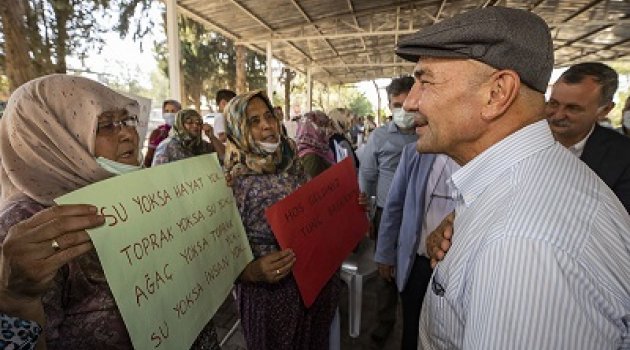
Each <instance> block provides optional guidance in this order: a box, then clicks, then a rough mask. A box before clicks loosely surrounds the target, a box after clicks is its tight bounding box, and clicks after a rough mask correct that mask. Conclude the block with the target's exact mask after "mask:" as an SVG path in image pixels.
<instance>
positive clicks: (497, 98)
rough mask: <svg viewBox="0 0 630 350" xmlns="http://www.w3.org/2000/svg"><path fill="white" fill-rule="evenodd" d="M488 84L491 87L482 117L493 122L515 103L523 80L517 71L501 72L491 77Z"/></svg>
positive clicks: (488, 90) (488, 89)
mask: <svg viewBox="0 0 630 350" xmlns="http://www.w3.org/2000/svg"><path fill="white" fill-rule="evenodd" d="M486 84H489V86H488V88H487V96H486V103H485V104H484V106H483V108H482V110H481V117H482V119H484V120H486V121H492V120H493V119H496V118H499V117H500V116H502V115H503V114H504V113H505V111H507V110H508V108H510V106H511V105H512V104H513V103H514V100H515V99H516V96H517V95H518V92H519V90H520V88H521V78H520V77H519V76H518V74H517V73H516V72H515V71H512V70H499V71H496V72H494V73H493V74H492V75H491V76H490V78H489V79H488V81H487V83H486Z"/></svg>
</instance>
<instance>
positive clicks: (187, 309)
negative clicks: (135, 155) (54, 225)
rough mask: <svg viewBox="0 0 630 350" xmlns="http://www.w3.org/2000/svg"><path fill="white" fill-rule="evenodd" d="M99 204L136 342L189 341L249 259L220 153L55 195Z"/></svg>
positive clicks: (146, 345) (109, 261) (101, 241)
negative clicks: (219, 159)
mask: <svg viewBox="0 0 630 350" xmlns="http://www.w3.org/2000/svg"><path fill="white" fill-rule="evenodd" d="M56 202H57V203H58V204H77V203H87V204H93V205H95V206H97V207H98V208H100V212H101V214H102V215H104V216H105V217H106V223H105V225H103V226H102V227H99V228H97V229H94V230H90V232H89V234H90V236H91V238H92V241H93V243H94V246H95V247H96V251H97V253H98V256H99V258H100V260H101V264H102V265H103V270H104V271H105V276H106V277H107V282H108V283H109V286H110V287H111V290H112V293H113V294H114V298H115V299H116V304H117V305H118V308H119V309H120V313H121V314H122V317H123V320H124V321H125V324H126V326H127V330H128V331H129V334H130V336H131V341H132V342H133V345H134V347H135V348H136V349H154V348H158V349H188V348H189V347H190V346H191V345H192V343H193V342H194V340H195V339H196V337H197V335H198V334H199V332H200V331H201V330H202V329H203V328H204V327H205V325H206V324H207V323H208V321H209V320H210V318H211V317H212V316H213V315H214V313H215V312H216V310H217V309H218V308H219V306H221V303H222V302H223V301H224V300H225V298H226V297H227V296H228V294H229V292H230V290H231V288H232V285H233V283H234V281H235V279H236V278H237V277H238V275H239V274H240V273H241V271H242V270H243V268H244V267H245V265H247V263H248V262H250V261H251V260H252V259H253V256H252V253H251V249H250V247H249V244H248V241H247V237H246V235H245V230H244V229H243V224H242V222H241V219H240V215H239V213H238V209H237V207H236V203H235V200H234V196H233V194H232V189H231V188H230V187H228V186H227V185H226V183H225V178H224V176H223V172H222V170H221V166H220V165H219V162H218V160H217V157H216V155H203V156H198V157H194V158H189V159H186V160H182V161H178V162H174V163H169V164H165V165H160V166H157V167H155V168H150V169H145V170H140V171H136V172H132V173H129V174H126V175H122V176H116V177H113V178H111V179H108V180H105V181H101V182H98V183H96V184H93V185H90V186H87V187H84V188H82V189H80V190H77V191H75V192H72V193H70V194H67V195H65V196H62V197H60V198H57V200H56Z"/></svg>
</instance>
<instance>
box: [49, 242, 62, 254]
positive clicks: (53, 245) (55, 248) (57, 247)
mask: <svg viewBox="0 0 630 350" xmlns="http://www.w3.org/2000/svg"><path fill="white" fill-rule="evenodd" d="M50 245H51V246H52V249H53V250H54V251H56V252H58V251H60V250H61V247H60V246H59V242H57V240H56V239H53V240H52V242H50Z"/></svg>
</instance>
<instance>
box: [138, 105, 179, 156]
mask: <svg viewBox="0 0 630 350" xmlns="http://www.w3.org/2000/svg"><path fill="white" fill-rule="evenodd" d="M181 109H182V105H181V104H180V103H179V102H178V101H176V100H165V101H164V102H162V118H163V119H164V124H162V125H160V126H158V127H157V128H156V129H155V130H153V131H152V132H151V134H150V135H149V145H148V147H147V154H145V155H144V166H145V167H147V168H149V167H151V164H153V156H154V155H155V150H156V149H157V146H158V145H159V144H160V143H161V142H162V141H164V140H166V138H167V137H168V134H169V132H170V131H171V128H172V127H173V124H175V114H176V113H177V112H179V111H180V110H181Z"/></svg>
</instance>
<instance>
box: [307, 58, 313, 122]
mask: <svg viewBox="0 0 630 350" xmlns="http://www.w3.org/2000/svg"><path fill="white" fill-rule="evenodd" d="M312 71H313V68H311V66H310V65H309V66H306V109H307V112H310V111H312V110H313V80H312V79H311V73H312Z"/></svg>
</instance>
